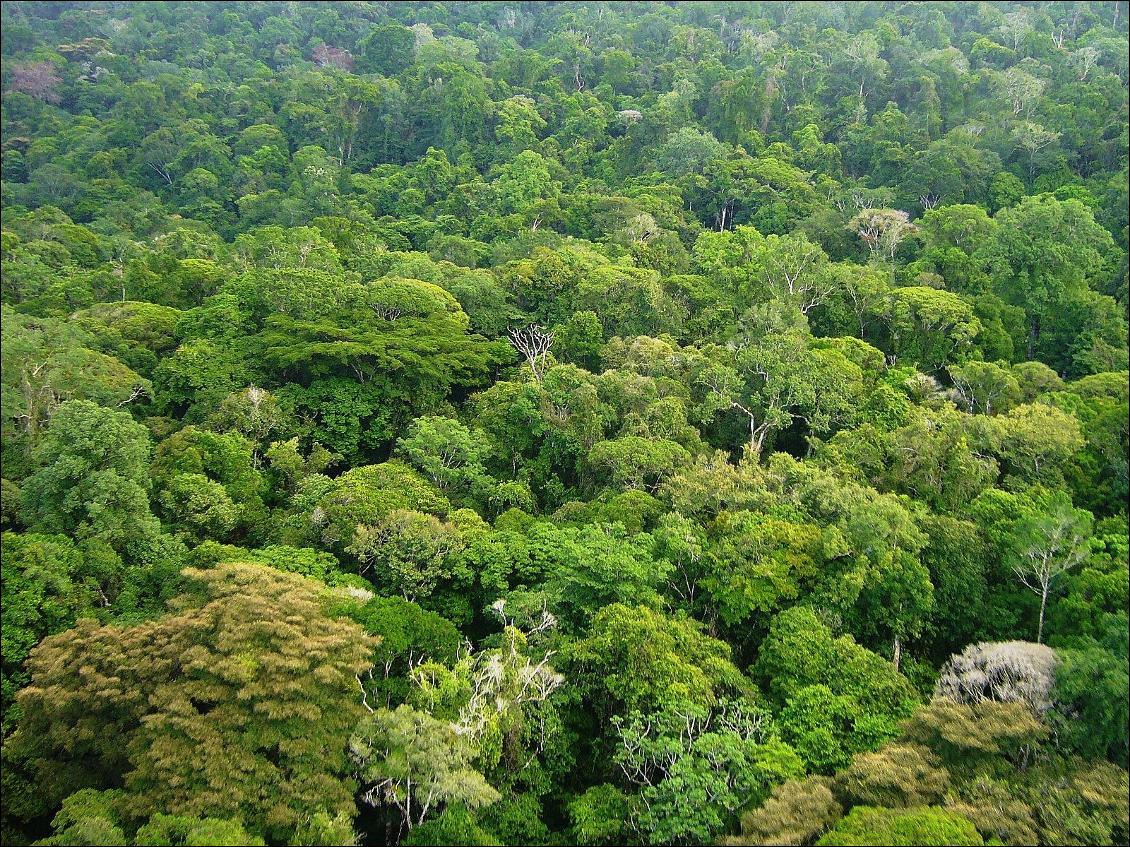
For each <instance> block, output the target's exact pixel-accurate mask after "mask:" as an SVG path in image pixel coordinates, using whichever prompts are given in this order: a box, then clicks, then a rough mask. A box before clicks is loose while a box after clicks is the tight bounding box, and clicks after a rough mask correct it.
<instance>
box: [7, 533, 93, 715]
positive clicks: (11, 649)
mask: <svg viewBox="0 0 1130 847" xmlns="http://www.w3.org/2000/svg"><path fill="white" fill-rule="evenodd" d="M3 541H4V544H3V547H4V569H3V579H2V586H3V592H2V595H0V596H2V597H3V601H2V603H3V611H4V623H3V642H2V643H3V654H2V660H3V682H2V685H3V688H2V692H3V701H2V703H0V706H2V709H3V713H2V714H3V734H4V737H7V735H8V733H9V732H10V731H11V729H12V728H13V723H14V718H15V713H14V712H13V711H12V707H13V705H14V701H15V696H16V692H17V691H18V690H19V689H20V688H21V687H23V686H24V685H25V684H26V683H27V681H28V674H27V672H26V671H25V670H24V662H25V660H26V659H27V657H28V655H30V653H31V651H32V649H33V648H34V647H35V645H36V644H38V643H39V642H40V641H41V640H43V638H44V637H46V636H48V635H54V634H55V633H56V632H60V631H62V630H64V629H67V628H69V627H70V626H73V625H74V622H75V620H76V618H77V617H79V616H80V615H88V614H93V612H94V610H95V607H96V605H101V604H100V603H99V600H101V599H102V598H100V597H98V593H99V592H100V591H101V587H100V586H99V585H98V584H97V581H96V577H97V575H96V574H88V573H86V571H87V570H88V566H85V565H86V563H85V562H84V561H83V555H82V551H81V550H79V549H77V548H76V547H75V545H74V543H73V542H72V541H71V540H70V539H69V538H67V537H66V536H64V535H37V534H35V533H26V534H22V535H21V534H17V533H14V532H5V533H4V535H3ZM104 602H107V601H103V603H104Z"/></svg>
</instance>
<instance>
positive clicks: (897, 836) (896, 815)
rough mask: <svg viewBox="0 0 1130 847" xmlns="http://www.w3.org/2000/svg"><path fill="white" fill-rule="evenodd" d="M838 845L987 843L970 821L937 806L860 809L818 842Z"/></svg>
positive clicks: (828, 845)
mask: <svg viewBox="0 0 1130 847" xmlns="http://www.w3.org/2000/svg"><path fill="white" fill-rule="evenodd" d="M816 843H817V845H819V847H833V845H839V844H876V845H878V844H889V845H898V844H953V845H958V844H968V845H981V844H984V843H985V842H984V840H983V839H982V838H981V835H980V833H978V832H977V829H976V827H974V826H973V824H972V823H971V822H970V821H969V819H968V818H965V817H962V816H961V815H959V814H955V813H953V812H950V811H947V810H945V809H942V808H939V807H937V806H926V807H923V808H920V809H902V810H896V809H878V808H874V807H871V806H857V807H856V808H854V809H852V810H851V811H850V812H849V813H848V815H847V817H845V818H844V819H843V820H842V821H840V822H839V823H838V824H836V826H834V827H833V828H832V829H831V830H830V831H829V832H828V833H827V834H826V835H825V836H824V837H823V838H821V839H820V840H819V841H817V842H816Z"/></svg>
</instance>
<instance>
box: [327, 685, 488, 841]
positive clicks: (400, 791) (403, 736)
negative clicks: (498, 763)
mask: <svg viewBox="0 0 1130 847" xmlns="http://www.w3.org/2000/svg"><path fill="white" fill-rule="evenodd" d="M349 753H350V757H351V758H352V760H353V762H354V764H355V765H356V768H357V773H358V777H359V778H360V780H361V783H362V785H363V786H364V789H363V793H362V799H364V801H365V802H366V803H368V804H369V805H371V806H382V805H383V806H388V807H392V808H394V809H396V810H397V811H398V812H399V814H400V817H401V821H402V824H401V825H402V826H404V827H407V828H408V829H409V830H411V829H412V828H413V827H415V826H419V825H420V824H422V823H423V822H424V821H425V820H426V819H427V818H428V816H429V815H432V814H436V813H438V812H441V811H442V810H443V807H444V806H446V805H448V804H456V803H461V804H463V805H464V806H466V807H468V808H471V809H476V808H478V807H480V806H484V805H488V804H490V803H493V802H495V801H496V800H498V799H499V794H498V792H497V791H495V790H494V788H492V787H491V786H490V784H489V783H488V782H487V781H486V779H484V778H483V775H482V774H481V773H479V772H478V771H476V770H475V769H474V768H473V767H472V766H471V764H470V760H471V756H472V751H471V748H470V745H469V744H468V741H467V740H466V739H465V738H463V737H461V736H460V735H459V734H458V733H457V732H456V729H455V727H454V726H452V725H451V724H450V723H448V722H447V721H442V720H437V719H436V718H433V717H432V716H431V715H429V714H427V713H426V712H421V711H418V710H416V709H414V708H412V707H411V706H408V705H406V704H402V705H400V706H397V707H396V709H394V710H389V709H378V710H376V711H374V712H371V713H370V714H368V715H366V716H365V717H364V718H362V719H361V721H360V722H359V723H358V724H357V727H356V729H355V730H354V732H353V735H352V736H351V737H350V740H349Z"/></svg>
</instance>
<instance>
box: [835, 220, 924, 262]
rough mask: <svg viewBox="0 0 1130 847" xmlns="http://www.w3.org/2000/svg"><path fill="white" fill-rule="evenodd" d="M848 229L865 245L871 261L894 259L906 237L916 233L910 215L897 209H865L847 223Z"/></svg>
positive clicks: (916, 228) (916, 229)
mask: <svg viewBox="0 0 1130 847" xmlns="http://www.w3.org/2000/svg"><path fill="white" fill-rule="evenodd" d="M848 229H850V230H851V231H852V232H854V233H856V234H857V235H858V236H859V237H860V239H861V240H862V241H863V243H864V244H866V245H867V249H868V250H870V251H871V258H872V259H886V260H887V261H890V260H892V259H894V257H895V251H896V250H898V247H899V245H900V244H902V242H903V240H904V239H906V237H907V236H909V235H912V234H914V233H916V232H917V231H918V227H917V226H915V225H914V224H912V223H911V222H910V215H909V214H907V213H906V212H903V211H900V210H898V209H865V210H864V211H862V212H860V213H859V214H857V215H856V216H855V217H854V218H852V219H851V220H850V221H849V222H848Z"/></svg>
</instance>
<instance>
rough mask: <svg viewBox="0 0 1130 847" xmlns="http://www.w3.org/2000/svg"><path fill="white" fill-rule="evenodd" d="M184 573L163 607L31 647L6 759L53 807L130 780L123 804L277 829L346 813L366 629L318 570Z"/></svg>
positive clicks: (368, 645)
mask: <svg viewBox="0 0 1130 847" xmlns="http://www.w3.org/2000/svg"><path fill="white" fill-rule="evenodd" d="M184 576H185V578H186V580H187V582H188V585H189V592H188V593H187V594H185V595H183V596H182V597H180V598H179V599H178V600H177V601H176V602H175V603H173V604H171V613H170V614H169V615H167V616H165V617H162V618H158V619H156V620H152V621H148V622H146V623H143V624H140V625H137V626H133V627H126V628H122V627H111V626H101V625H99V624H97V623H96V622H94V621H91V620H84V621H82V622H80V623H79V624H78V626H77V627H76V628H74V629H71V630H68V631H66V632H63V633H60V634H58V635H55V636H52V637H50V638H48V639H46V640H44V641H43V643H42V644H40V645H39V647H37V648H36V649H35V651H33V653H32V656H31V659H30V660H29V663H28V667H29V670H30V672H31V677H32V681H31V684H30V685H29V686H28V687H27V688H25V689H24V690H23V691H22V692H21V693H20V695H19V705H20V708H21V710H22V711H23V719H22V721H21V723H20V728H19V730H17V732H16V733H15V734H14V735H13V736H12V737H11V739H10V740H9V743H7V744H5V754H6V756H7V755H9V754H10V755H11V756H12V757H13V758H12V759H11V760H9V761H14V762H18V763H20V764H21V766H22V767H23V768H26V769H27V770H28V772H29V773H33V774H37V775H38V778H40V779H43V780H46V782H44V783H43V785H50V786H51V788H50V789H49V790H48V791H47V792H45V795H44V797H43V801H44V802H45V803H46V805H47V806H48V807H51V806H52V805H55V804H58V803H59V802H60V801H61V800H62V797H63V796H65V795H66V794H69V793H71V792H72V791H74V790H77V789H79V788H83V787H96V786H99V785H102V786H106V785H114V784H122V783H124V784H125V786H126V791H127V797H126V798H125V799H124V800H123V814H124V815H125V816H126V817H129V818H142V819H144V818H148V817H150V816H152V815H154V814H156V813H158V812H160V811H161V810H162V809H171V808H176V809H178V810H179V812H180V813H181V814H187V815H201V816H204V815H207V816H216V817H224V818H236V819H241V820H243V821H244V822H245V824H246V825H247V826H248V828H249V829H250V830H251V831H252V832H254V833H257V834H262V835H264V836H266V837H268V838H270V839H271V840H284V839H287V838H289V837H290V836H291V835H292V834H293V833H294V832H295V830H296V829H297V828H299V827H300V826H302V825H303V823H304V821H306V820H308V819H309V818H310V816H312V815H315V814H317V813H319V812H328V813H329V814H330V815H331V817H332V816H334V815H336V814H344V815H345V816H346V818H347V819H349V818H351V817H352V815H353V808H354V806H353V796H352V789H351V786H350V784H349V781H348V768H347V761H346V753H345V748H346V742H347V739H348V736H349V732H350V730H351V729H352V727H353V725H354V723H355V721H356V720H357V719H358V718H359V717H360V716H361V714H362V706H361V704H360V702H359V701H360V698H359V696H358V681H357V675H358V674H360V673H361V672H362V671H364V670H365V669H366V668H367V667H368V664H369V660H370V656H371V650H372V648H373V646H374V645H373V639H371V638H370V637H369V636H368V635H366V634H365V633H364V632H363V630H361V628H360V627H359V626H357V625H356V624H354V623H352V622H348V621H341V620H335V619H332V618H329V617H327V616H326V615H325V613H324V612H323V603H324V600H325V593H324V592H325V588H324V586H322V585H320V584H319V583H316V582H314V581H312V580H307V579H305V578H303V577H299V576H295V575H292V574H284V573H281V572H279V571H277V570H274V569H272V568H267V567H263V566H259V565H249V564H241V563H235V564H224V565H217V566H215V567H213V568H211V569H208V570H197V569H193V568H189V569H186V570H185V571H184ZM9 745H11V751H9V749H8V748H9Z"/></svg>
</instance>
